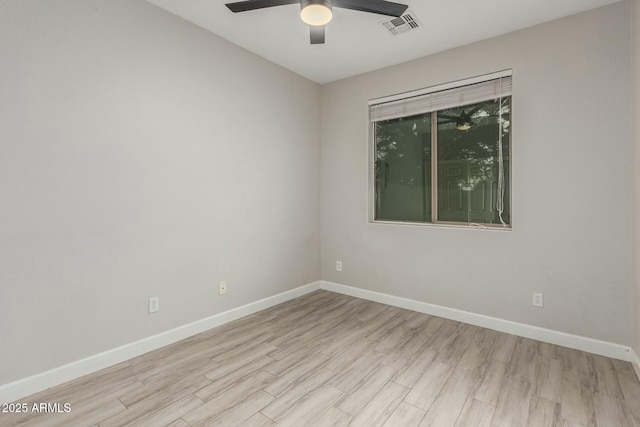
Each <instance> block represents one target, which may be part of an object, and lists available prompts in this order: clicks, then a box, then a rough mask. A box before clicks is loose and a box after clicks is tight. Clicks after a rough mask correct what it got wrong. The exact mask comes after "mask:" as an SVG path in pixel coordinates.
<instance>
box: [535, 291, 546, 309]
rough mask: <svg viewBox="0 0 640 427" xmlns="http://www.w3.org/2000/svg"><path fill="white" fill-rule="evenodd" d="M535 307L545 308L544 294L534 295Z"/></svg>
mask: <svg viewBox="0 0 640 427" xmlns="http://www.w3.org/2000/svg"><path fill="white" fill-rule="evenodd" d="M533 305H534V306H535V307H544V295H543V294H542V293H537V292H534V293H533Z"/></svg>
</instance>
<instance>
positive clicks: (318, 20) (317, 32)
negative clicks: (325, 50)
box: [226, 0, 409, 44]
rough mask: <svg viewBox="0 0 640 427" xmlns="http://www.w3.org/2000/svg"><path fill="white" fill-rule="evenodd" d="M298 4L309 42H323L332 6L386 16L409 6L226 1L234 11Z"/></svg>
mask: <svg viewBox="0 0 640 427" xmlns="http://www.w3.org/2000/svg"><path fill="white" fill-rule="evenodd" d="M296 3H298V4H300V18H302V20H303V21H304V23H305V24H307V25H309V29H310V32H311V44H323V43H324V26H325V25H326V24H328V23H329V22H330V21H331V18H333V11H332V9H333V7H341V8H343V9H351V10H357V11H360V12H369V13H378V14H380V15H387V16H395V17H399V16H402V14H403V13H404V11H405V10H407V8H408V7H409V6H407V5H405V4H400V3H394V2H390V1H386V0H246V1H238V2H234V3H227V4H226V6H227V7H228V8H229V10H231V11H232V12H234V13H238V12H246V11H249V10H255V9H264V8H267V7H274V6H283V5H286V4H296Z"/></svg>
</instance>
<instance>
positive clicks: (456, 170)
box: [437, 97, 511, 224]
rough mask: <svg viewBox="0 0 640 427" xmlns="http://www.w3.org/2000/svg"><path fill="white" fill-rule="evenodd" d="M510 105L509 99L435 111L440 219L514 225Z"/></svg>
mask: <svg viewBox="0 0 640 427" xmlns="http://www.w3.org/2000/svg"><path fill="white" fill-rule="evenodd" d="M510 105H511V98H510V97H507V98H503V99H502V105H500V100H498V99H496V100H492V101H486V102H481V103H478V104H473V105H466V106H463V107H457V108H452V109H447V110H443V111H439V112H438V113H437V114H438V131H437V132H438V136H437V138H438V139H437V145H438V189H437V192H438V221H446V222H462V223H480V224H502V223H504V224H510V216H511V215H510V208H509V207H510V201H509V193H510V192H509V173H508V171H509V125H510ZM500 122H501V123H502V134H501V135H500V127H501V126H500ZM500 147H502V150H500ZM501 163H502V164H501Z"/></svg>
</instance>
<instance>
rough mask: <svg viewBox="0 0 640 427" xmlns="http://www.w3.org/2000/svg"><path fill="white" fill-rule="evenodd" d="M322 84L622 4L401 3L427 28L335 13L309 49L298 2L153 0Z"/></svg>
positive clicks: (536, 0)
mask: <svg viewBox="0 0 640 427" xmlns="http://www.w3.org/2000/svg"><path fill="white" fill-rule="evenodd" d="M148 1H149V2H151V3H153V4H155V5H157V6H159V7H161V8H163V9H166V10H167V11H169V12H171V13H173V14H175V15H178V16H180V17H182V18H183V19H185V20H187V21H190V22H192V23H194V24H196V25H199V26H201V27H203V28H205V29H207V30H209V31H211V32H212V33H214V34H217V35H219V36H221V37H223V38H225V39H227V40H229V41H231V42H233V43H235V44H237V45H239V46H242V47H244V48H245V49H247V50H249V51H251V52H253V53H255V54H256V55H259V56H261V57H263V58H266V59H268V60H270V61H272V62H275V63H276V64H279V65H281V66H283V67H285V68H288V69H289V70H291V71H293V72H295V73H298V74H300V75H302V76H304V77H307V78H309V79H311V80H314V81H316V82H318V83H328V82H331V81H334V80H339V79H342V78H345V77H349V76H353V75H356V74H361V73H364V72H367V71H372V70H376V69H380V68H383V67H388V66H391V65H395V64H399V63H402V62H406V61H408V60H411V59H415V58H419V57H422V56H426V55H430V54H433V53H436V52H441V51H444V50H447V49H451V48H453V47H456V46H462V45H466V44H469V43H473V42H476V41H479V40H484V39H487V38H490V37H494V36H497V35H500V34H505V33H508V32H511V31H515V30H519V29H522V28H526V27H530V26H532V25H536V24H540V23H543V22H548V21H551V20H554V19H558V18H561V17H564V16H568V15H573V14H575V13H579V12H583V11H585V10H589V9H593V8H596V7H600V6H604V5H607V4H610V3H615V2H617V1H620V0H407V1H404V2H403V1H402V0H395V1H396V2H400V3H404V4H407V5H409V10H410V11H412V12H413V13H414V15H416V16H417V18H418V19H419V20H420V22H421V23H422V24H423V27H422V28H420V29H418V30H412V31H409V32H407V33H404V34H400V35H397V36H393V35H391V34H390V33H389V32H388V31H387V30H385V29H384V28H383V27H382V26H381V25H380V22H382V21H385V20H387V19H389V18H388V17H385V16H381V15H375V14H371V13H365V12H356V11H352V10H346V9H339V8H334V13H333V15H334V17H333V20H332V21H331V22H330V23H329V24H328V25H327V26H326V42H325V44H323V45H310V44H309V27H308V26H307V25H305V24H304V23H303V22H302V21H301V20H300V7H299V6H298V5H295V4H293V5H287V6H278V7H273V8H268V9H260V10H255V11H250V12H242V13H235V14H234V13H232V12H231V11H229V10H228V9H227V8H226V7H225V3H226V2H227V1H225V0H148Z"/></svg>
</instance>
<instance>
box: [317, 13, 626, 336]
mask: <svg viewBox="0 0 640 427" xmlns="http://www.w3.org/2000/svg"><path fill="white" fill-rule="evenodd" d="M629 13H630V4H629V3H628V2H622V3H618V4H615V5H612V6H608V7H605V8H601V9H597V10H594V11H591V12H587V13H584V14H580V15H575V16H572V17H568V18H565V19H562V20H558V21H555V22H551V23H548V24H545V25H541V26H537V27H533V28H530V29H526V30H523V31H519V32H516V33H511V34H508V35H505V36H501V37H497V38H494V39H491V40H487V41H484V42H481V43H477V44H473V45H469V46H465V47H461V48H458V49H454V50H450V51H447V52H444V53H441V54H437V55H433V56H430V57H426V58H422V59H419V60H416V61H412V62H409V63H405V64H401V65H398V66H394V67H391V68H388V69H384V70H379V71H376V72H372V73H368V74H365V75H361V76H356V77H353V78H350V79H346V80H342V81H338V82H335V83H332V84H328V85H325V86H323V88H322V144H321V147H322V154H321V156H322V157H321V203H320V206H321V212H322V213H321V232H322V243H321V248H322V249H321V262H322V279H323V280H328V281H332V282H338V283H342V284H345V285H351V286H355V287H360V288H364V289H368V290H372V291H378V292H383V293H388V294H391V295H396V296H401V297H406V298H411V299H415V300H418V301H425V302H429V303H433V304H439V305H443V306H446V307H452V308H456V309H461V310H467V311H470V312H473V313H479V314H484V315H489V316H494V317H498V318H502V319H508V320H512V321H516V322H522V323H526V324H530V325H536V326H540V327H545V328H550V329H554V330H558V331H563V332H567V333H572V334H578V335H582V336H585V337H592V338H596V339H602V340H607V341H611V342H615V343H619V344H624V345H630V344H631V342H632V325H631V322H630V319H631V318H632V302H631V295H632V292H631V291H632V285H631V283H632V278H631V270H632V268H631V196H632V160H631V155H630V154H631V144H630V141H631V131H630V126H629V123H630V120H631V115H630V106H631V95H630V91H629V82H630V81H631V74H630V72H631V70H630V68H631V61H630V55H629V52H630V37H631V33H630V19H629ZM508 68H512V69H513V82H514V89H513V148H512V165H513V172H512V173H513V175H512V177H513V179H512V185H513V199H512V200H513V210H512V212H513V231H510V232H504V231H487V230H471V229H454V228H444V227H434V226H408V225H383V224H369V223H368V222H367V203H368V201H367V190H368V182H367V180H368V161H367V159H368V126H367V100H369V99H372V98H377V97H382V96H385V95H390V94H395V93H401V92H405V91H410V90H413V89H418V88H423V87H428V86H432V85H437V84H441V83H446V82H450V81H455V80H458V79H463V78H468V77H472V76H475V75H480V74H485V73H489V72H494V71H499V70H503V69H508ZM336 260H341V261H342V262H343V272H342V273H338V272H336V271H335V261H336ZM534 291H538V292H544V295H545V307H544V308H543V309H539V308H534V307H533V306H532V305H531V299H532V292H534Z"/></svg>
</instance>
